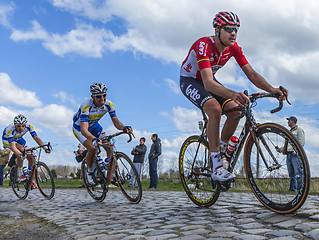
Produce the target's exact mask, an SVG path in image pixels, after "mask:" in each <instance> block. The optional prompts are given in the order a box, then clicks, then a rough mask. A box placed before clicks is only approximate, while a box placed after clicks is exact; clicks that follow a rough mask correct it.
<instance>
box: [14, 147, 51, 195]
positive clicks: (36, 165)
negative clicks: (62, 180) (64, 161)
mask: <svg viewBox="0 0 319 240" xmlns="http://www.w3.org/2000/svg"><path fill="white" fill-rule="evenodd" d="M43 147H47V148H48V149H50V150H52V147H51V145H50V143H47V144H44V145H41V146H36V147H32V148H28V149H25V151H24V152H25V153H24V155H23V156H22V157H23V158H24V157H25V156H26V155H30V156H32V158H33V163H32V170H31V171H30V172H29V176H28V177H27V179H26V180H25V181H19V180H18V168H17V165H14V166H13V167H12V168H11V169H10V184H11V187H12V189H13V192H14V193H15V195H16V196H17V197H18V198H19V199H25V198H26V197H27V196H28V193H29V191H30V190H33V189H34V185H33V181H34V179H35V181H36V184H37V188H38V189H39V191H40V193H41V194H42V195H43V196H44V197H45V198H46V199H51V198H53V196H54V193H55V185H54V179H53V175H52V173H51V171H50V168H49V167H48V166H47V165H46V164H45V163H44V162H41V161H40V157H41V151H42V148H43Z"/></svg>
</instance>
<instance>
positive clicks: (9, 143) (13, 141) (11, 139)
mask: <svg viewBox="0 0 319 240" xmlns="http://www.w3.org/2000/svg"><path fill="white" fill-rule="evenodd" d="M27 132H30V134H31V136H32V138H33V139H34V141H36V143H37V144H39V145H44V143H43V141H42V140H41V138H39V136H38V135H37V133H36V131H35V130H34V128H33V126H32V125H31V124H29V123H28V120H27V118H26V117H25V116H23V115H22V114H19V115H18V116H16V117H15V118H14V119H13V123H12V124H10V125H9V126H7V127H6V128H5V129H4V131H3V135H2V142H3V147H4V148H10V149H11V150H12V152H13V153H14V154H15V155H16V156H17V167H18V180H19V181H24V180H26V177H25V175H24V174H23V171H22V167H23V159H22V158H21V156H22V155H23V154H24V149H25V148H27V145H26V141H25V139H24V138H23V136H24V135H25V134H26V133H27ZM43 149H44V150H45V152H46V153H50V152H51V151H50V149H48V148H47V147H44V148H43ZM27 159H28V161H29V163H28V166H29V168H30V167H32V161H33V157H32V156H31V155H29V154H27Z"/></svg>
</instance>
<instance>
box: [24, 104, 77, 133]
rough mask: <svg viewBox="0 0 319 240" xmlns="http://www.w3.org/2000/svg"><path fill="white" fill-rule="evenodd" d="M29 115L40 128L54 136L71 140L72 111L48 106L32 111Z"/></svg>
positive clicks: (60, 106)
mask: <svg viewBox="0 0 319 240" xmlns="http://www.w3.org/2000/svg"><path fill="white" fill-rule="evenodd" d="M29 115H30V116H32V119H35V120H36V121H37V122H38V123H39V124H40V125H41V126H43V127H45V128H47V129H50V130H51V131H52V132H53V133H55V134H56V135H58V136H62V137H70V138H73V134H72V118H73V115H74V111H73V110H71V109H69V108H67V107H65V106H62V105H57V104H50V105H47V106H45V107H42V108H36V109H34V110H32V111H31V112H30V114H29Z"/></svg>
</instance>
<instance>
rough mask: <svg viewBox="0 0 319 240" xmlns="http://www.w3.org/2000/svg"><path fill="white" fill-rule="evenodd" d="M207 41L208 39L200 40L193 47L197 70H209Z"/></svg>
mask: <svg viewBox="0 0 319 240" xmlns="http://www.w3.org/2000/svg"><path fill="white" fill-rule="evenodd" d="M207 39H208V38H200V39H198V40H197V41H196V42H195V43H194V45H193V49H194V51H195V53H196V57H197V64H198V68H199V70H202V69H204V68H211V64H210V59H209V51H210V50H209V42H208V40H207Z"/></svg>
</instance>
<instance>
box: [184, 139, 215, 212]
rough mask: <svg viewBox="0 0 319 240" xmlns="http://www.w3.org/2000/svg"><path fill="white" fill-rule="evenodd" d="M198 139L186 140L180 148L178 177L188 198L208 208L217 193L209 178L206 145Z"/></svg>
mask: <svg viewBox="0 0 319 240" xmlns="http://www.w3.org/2000/svg"><path fill="white" fill-rule="evenodd" d="M198 139H199V136H192V137H190V138H188V139H187V140H186V141H185V142H184V144H183V146H182V148H181V152H180V157H179V168H180V177H181V181H182V184H183V187H184V189H185V191H186V193H187V195H188V197H189V198H190V199H191V200H192V201H193V202H194V203H195V204H197V205H199V206H206V207H209V206H211V205H212V204H214V203H215V202H216V200H217V199H218V196H219V191H217V187H216V184H215V183H214V182H213V181H212V180H211V177H210V167H209V166H208V157H209V150H208V147H207V146H208V144H207V143H204V142H199V141H198Z"/></svg>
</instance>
